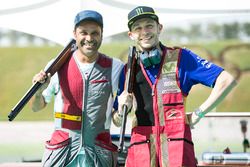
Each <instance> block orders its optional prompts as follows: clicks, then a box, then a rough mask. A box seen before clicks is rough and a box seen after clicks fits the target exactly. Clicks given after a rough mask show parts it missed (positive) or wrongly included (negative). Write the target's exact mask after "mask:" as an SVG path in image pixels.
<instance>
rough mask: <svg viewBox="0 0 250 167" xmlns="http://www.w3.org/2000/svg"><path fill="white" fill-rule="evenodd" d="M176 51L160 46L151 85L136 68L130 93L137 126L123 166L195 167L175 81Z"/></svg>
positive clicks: (183, 104) (178, 90)
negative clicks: (134, 81)
mask: <svg viewBox="0 0 250 167" xmlns="http://www.w3.org/2000/svg"><path fill="white" fill-rule="evenodd" d="M180 55H181V49H179V48H175V49H173V48H166V47H164V50H163V56H162V59H163V60H162V61H161V66H160V70H159V73H158V76H157V77H156V82H155V84H152V83H151V81H150V79H149V77H148V75H147V73H146V71H145V69H144V67H143V65H142V63H139V64H138V65H137V74H136V83H135V84H134V85H135V86H134V94H135V98H136V101H137V110H136V112H135V115H136V121H135V122H137V125H136V126H135V127H134V128H133V129H132V138H131V145H130V148H129V150H128V157H127V162H126V167H134V166H143V167H158V166H160V167H182V166H185V167H195V166H196V162H195V156H194V148H193V143H192V139H191V132H190V128H189V125H187V124H186V115H185V96H184V95H183V94H182V92H181V89H180V86H179V81H178V60H179V57H180Z"/></svg>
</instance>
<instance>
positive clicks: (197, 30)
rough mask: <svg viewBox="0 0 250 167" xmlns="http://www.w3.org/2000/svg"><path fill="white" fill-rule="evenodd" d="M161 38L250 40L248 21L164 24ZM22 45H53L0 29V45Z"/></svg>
mask: <svg viewBox="0 0 250 167" xmlns="http://www.w3.org/2000/svg"><path fill="white" fill-rule="evenodd" d="M165 27H166V28H165V29H164V31H163V33H162V35H161V38H163V39H167V40H169V41H173V42H185V43H187V42H199V41H209V40H210V41H215V40H228V39H238V40H243V41H246V42H249V41H250V23H248V22H245V23H238V22H233V23H224V24H216V23H209V24H206V25H203V24H198V23H196V24H190V25H189V26H178V27H168V26H167V25H166V26H165ZM110 39H111V40H107V41H121V40H128V36H127V32H123V33H120V34H117V35H114V36H112V37H110ZM4 43H7V45H11V46H23V45H28V46H31V45H51V44H52V45H54V43H53V42H50V41H48V40H46V39H43V38H39V37H36V36H33V35H31V34H26V33H22V32H18V31H13V30H3V29H0V46H4V45H5V44H4Z"/></svg>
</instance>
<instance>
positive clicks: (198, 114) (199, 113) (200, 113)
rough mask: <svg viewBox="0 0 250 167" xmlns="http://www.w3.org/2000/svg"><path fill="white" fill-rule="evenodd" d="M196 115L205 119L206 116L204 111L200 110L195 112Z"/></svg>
mask: <svg viewBox="0 0 250 167" xmlns="http://www.w3.org/2000/svg"><path fill="white" fill-rule="evenodd" d="M194 113H195V115H197V116H198V117H199V118H203V117H204V116H205V114H204V113H203V111H202V110H201V109H200V108H197V109H195V110H194Z"/></svg>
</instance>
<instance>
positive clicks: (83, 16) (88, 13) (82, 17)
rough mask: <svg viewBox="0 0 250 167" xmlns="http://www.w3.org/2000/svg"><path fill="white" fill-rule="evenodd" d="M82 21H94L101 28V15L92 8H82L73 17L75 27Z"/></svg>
mask: <svg viewBox="0 0 250 167" xmlns="http://www.w3.org/2000/svg"><path fill="white" fill-rule="evenodd" d="M82 21H94V22H96V23H97V24H98V25H100V26H101V28H103V20H102V15H101V14H100V13H98V12H96V11H93V10H83V11H81V12H79V13H78V14H77V15H76V17H75V21H74V23H75V27H76V26H77V25H78V24H79V23H80V22H82Z"/></svg>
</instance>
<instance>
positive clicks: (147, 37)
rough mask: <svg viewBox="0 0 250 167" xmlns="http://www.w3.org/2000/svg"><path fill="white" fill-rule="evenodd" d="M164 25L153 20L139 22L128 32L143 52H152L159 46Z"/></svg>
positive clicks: (140, 20)
mask: <svg viewBox="0 0 250 167" xmlns="http://www.w3.org/2000/svg"><path fill="white" fill-rule="evenodd" d="M161 30H162V25H161V24H158V23H157V22H156V21H155V20H153V19H151V18H142V19H139V20H137V21H136V22H135V23H134V24H133V25H132V27H131V30H130V32H128V35H129V37H130V38H131V39H132V40H134V41H135V42H136V44H137V45H138V47H139V49H140V50H141V51H144V50H147V51H148V50H151V49H152V48H153V47H156V46H157V45H158V44H159V35H160V32H161Z"/></svg>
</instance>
